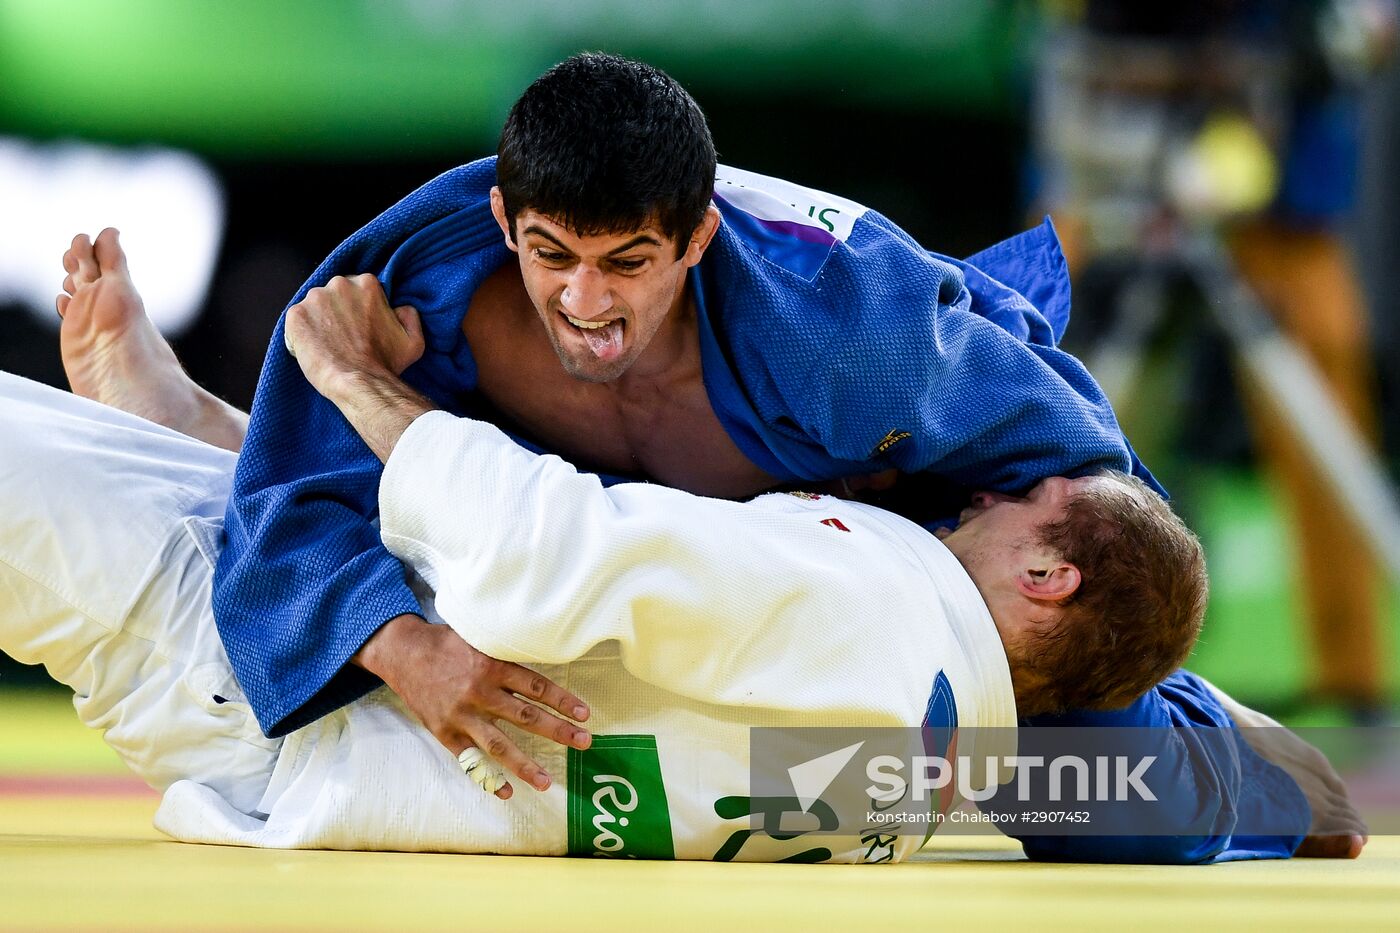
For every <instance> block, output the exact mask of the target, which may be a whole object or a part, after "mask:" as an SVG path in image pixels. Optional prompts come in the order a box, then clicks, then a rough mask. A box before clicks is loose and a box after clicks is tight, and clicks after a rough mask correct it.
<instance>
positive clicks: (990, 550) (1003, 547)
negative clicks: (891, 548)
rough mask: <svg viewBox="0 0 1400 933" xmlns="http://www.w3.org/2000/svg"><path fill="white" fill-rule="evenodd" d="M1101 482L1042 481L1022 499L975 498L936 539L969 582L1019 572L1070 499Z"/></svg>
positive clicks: (979, 495) (1089, 479) (1059, 478)
mask: <svg viewBox="0 0 1400 933" xmlns="http://www.w3.org/2000/svg"><path fill="white" fill-rule="evenodd" d="M1112 482H1114V480H1112V479H1110V478H1109V477H1106V476H1084V477H1080V478H1079V479H1066V478H1065V477H1063V476H1052V477H1050V478H1049V479H1045V480H1041V481H1040V482H1039V483H1037V484H1036V485H1035V486H1033V487H1032V488H1031V490H1030V492H1028V493H1026V494H1025V495H1024V496H1009V495H1007V494H1005V493H1000V492H978V493H974V494H973V496H972V504H971V505H969V506H968V507H967V508H965V509H963V510H962V514H961V515H959V516H958V527H957V528H956V529H955V530H953V531H952V532H946V533H941V534H940V535H939V537H941V538H942V539H943V543H944V544H946V545H948V548H949V550H951V551H952V552H953V553H954V554H956V555H957V556H958V559H959V560H961V561H962V563H963V566H964V567H966V568H967V569H968V572H969V573H971V574H972V575H973V577H974V578H980V577H986V578H991V577H993V576H1006V575H1007V574H1008V573H1014V572H1015V571H1016V570H1019V569H1020V565H1021V564H1022V563H1023V562H1024V559H1025V557H1026V555H1027V554H1028V553H1030V552H1034V551H1036V550H1038V549H1039V547H1040V529H1041V527H1042V526H1043V525H1046V524H1048V523H1051V522H1057V521H1060V520H1061V519H1063V518H1064V517H1065V514H1066V513H1065V510H1066V508H1067V506H1068V505H1069V502H1070V500H1071V499H1073V498H1074V496H1076V495H1078V494H1079V493H1080V492H1082V491H1084V490H1086V489H1089V488H1091V487H1092V486H1093V485H1094V484H1095V483H1112Z"/></svg>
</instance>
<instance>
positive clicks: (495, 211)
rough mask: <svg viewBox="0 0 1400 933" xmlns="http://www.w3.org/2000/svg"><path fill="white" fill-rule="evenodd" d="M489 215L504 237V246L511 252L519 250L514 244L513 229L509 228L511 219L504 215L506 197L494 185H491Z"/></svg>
mask: <svg viewBox="0 0 1400 933" xmlns="http://www.w3.org/2000/svg"><path fill="white" fill-rule="evenodd" d="M491 216H493V217H495V218H496V223H497V224H499V225H500V228H501V234H502V235H503V236H504V237H505V238H506V248H507V249H509V250H510V251H511V252H512V253H518V252H520V247H519V246H516V245H515V231H514V230H512V229H511V220H510V218H509V217H507V216H506V199H505V197H504V196H502V195H501V189H500V188H497V187H496V186H495V185H492V186H491Z"/></svg>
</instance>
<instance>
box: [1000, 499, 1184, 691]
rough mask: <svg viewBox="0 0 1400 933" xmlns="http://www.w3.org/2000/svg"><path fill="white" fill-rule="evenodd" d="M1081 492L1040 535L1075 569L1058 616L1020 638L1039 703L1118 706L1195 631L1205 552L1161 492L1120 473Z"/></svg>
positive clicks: (1158, 674)
mask: <svg viewBox="0 0 1400 933" xmlns="http://www.w3.org/2000/svg"><path fill="white" fill-rule="evenodd" d="M1104 475H1105V477H1106V478H1107V479H1110V480H1112V482H1108V483H1095V484H1093V485H1092V486H1090V487H1089V488H1087V489H1085V490H1083V491H1081V492H1079V493H1077V494H1076V495H1075V496H1074V497H1073V498H1072V499H1071V500H1070V501H1069V503H1068V505H1067V507H1066V514H1065V517H1064V518H1062V519H1060V520H1058V521H1055V522H1049V523H1046V524H1044V525H1042V526H1041V528H1040V539H1041V543H1042V544H1043V545H1045V546H1048V547H1050V548H1053V549H1054V550H1055V552H1056V553H1057V554H1059V556H1060V558H1061V559H1062V560H1064V561H1066V562H1068V563H1071V564H1073V565H1074V566H1075V567H1077V568H1079V573H1080V578H1081V579H1080V584H1079V587H1078V589H1077V590H1076V591H1075V592H1074V593H1073V594H1072V595H1071V596H1069V597H1068V598H1066V599H1064V600H1062V601H1061V602H1060V603H1059V604H1058V605H1059V606H1060V612H1061V617H1060V619H1059V620H1058V622H1057V623H1056V624H1055V625H1054V627H1053V628H1051V629H1050V630H1049V631H1047V632H1045V633H1044V634H1041V635H1038V636H1035V638H1033V639H1032V640H1031V641H1030V642H1029V643H1028V644H1027V645H1026V649H1027V650H1026V651H1025V654H1026V657H1025V658H1024V659H1023V661H1024V667H1025V668H1026V669H1027V671H1028V673H1030V674H1031V677H1032V679H1033V680H1034V681H1035V682H1036V687H1035V689H1033V691H1032V695H1033V700H1034V702H1033V703H1032V704H1031V705H1033V706H1034V707H1035V708H1036V709H1037V711H1045V712H1055V711H1061V710H1066V709H1121V708H1122V707H1125V706H1127V705H1128V704H1130V703H1132V702H1133V701H1134V700H1136V699H1137V698H1138V697H1140V696H1142V695H1143V694H1144V693H1146V692H1147V691H1148V690H1149V689H1150V688H1151V687H1152V686H1153V685H1154V684H1156V683H1158V682H1160V681H1161V680H1162V679H1163V678H1164V677H1166V676H1167V675H1168V674H1170V673H1171V672H1172V671H1173V670H1175V669H1176V668H1178V667H1180V666H1181V663H1182V662H1183V661H1185V660H1186V656H1187V655H1188V654H1190V653H1191V648H1192V646H1193V645H1194V644H1195V642H1196V636H1197V635H1199V634H1200V631H1201V622H1202V620H1203V619H1204V617H1205V610H1206V596H1207V592H1208V589H1209V583H1208V578H1207V575H1206V561H1205V552H1204V551H1203V550H1202V548H1201V542H1200V541H1199V540H1198V539H1197V538H1196V536H1195V534H1193V533H1192V532H1191V530H1190V529H1189V528H1187V527H1186V525H1185V523H1183V522H1182V520H1181V519H1180V518H1179V517H1177V515H1176V513H1175V512H1173V511H1172V510H1171V506H1169V505H1167V503H1166V501H1165V500H1163V499H1162V498H1161V497H1160V496H1158V495H1157V494H1156V493H1155V492H1153V491H1152V490H1151V489H1150V488H1149V487H1148V486H1147V485H1146V484H1145V483H1143V482H1142V481H1141V480H1139V479H1137V478H1136V477H1134V476H1129V475H1127V474H1125V473H1117V472H1110V473H1106V474H1104Z"/></svg>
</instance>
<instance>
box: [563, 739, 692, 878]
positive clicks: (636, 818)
mask: <svg viewBox="0 0 1400 933" xmlns="http://www.w3.org/2000/svg"><path fill="white" fill-rule="evenodd" d="M568 769H569V811H568V822H569V854H570V855H589V856H601V857H603V858H649V859H673V858H675V857H676V853H675V843H674V841H673V839H672V836H671V811H670V808H669V805H668V803H667V800H666V787H665V785H664V784H663V783H662V781H661V758H660V756H659V755H658V754H657V751H656V736H654V735H595V736H594V737H593V744H592V745H591V746H590V747H589V748H587V749H585V750H583V751H579V750H578V749H574V748H571V749H569V755H568Z"/></svg>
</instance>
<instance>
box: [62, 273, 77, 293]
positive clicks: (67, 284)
mask: <svg viewBox="0 0 1400 933" xmlns="http://www.w3.org/2000/svg"><path fill="white" fill-rule="evenodd" d="M77 290H78V286H77V284H76V283H75V282H74V281H73V276H71V275H65V276H64V277H63V291H64V292H65V293H66V294H69V295H71V294H73V293H74V292H76V291H77Z"/></svg>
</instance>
